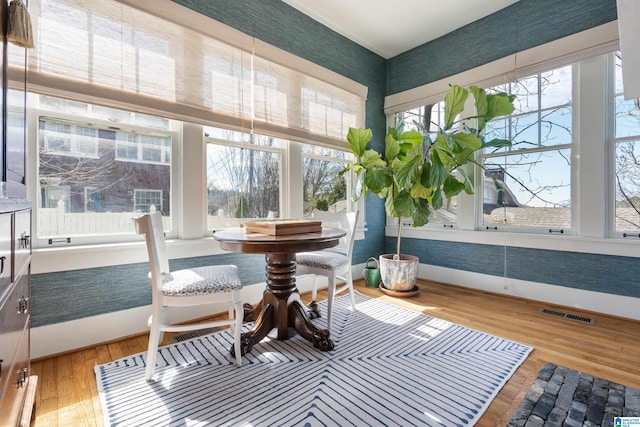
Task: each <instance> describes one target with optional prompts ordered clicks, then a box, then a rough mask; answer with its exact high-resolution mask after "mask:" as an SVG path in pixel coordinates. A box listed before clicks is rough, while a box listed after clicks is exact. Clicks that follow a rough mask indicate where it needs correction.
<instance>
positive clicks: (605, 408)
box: [507, 363, 640, 427]
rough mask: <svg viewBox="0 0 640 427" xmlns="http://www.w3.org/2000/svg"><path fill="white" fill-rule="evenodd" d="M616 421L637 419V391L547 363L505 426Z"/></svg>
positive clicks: (639, 412)
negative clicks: (627, 418)
mask: <svg viewBox="0 0 640 427" xmlns="http://www.w3.org/2000/svg"><path fill="white" fill-rule="evenodd" d="M615 417H640V389H637V388H632V387H626V386H623V385H621V384H617V383H614V382H611V381H607V380H605V379H602V378H594V377H592V376H591V375H587V374H583V373H581V372H578V371H574V370H572V369H569V368H564V367H562V366H556V365H554V364H552V363H547V364H546V365H544V366H543V367H542V369H541V370H540V372H538V378H537V379H536V380H535V382H534V383H533V385H532V386H531V388H530V389H529V391H528V392H527V394H526V396H525V398H524V400H523V401H522V403H521V404H520V406H519V407H518V408H517V409H516V410H515V412H514V413H513V416H512V417H511V419H510V420H509V424H507V426H508V427H523V426H525V425H526V426H527V427H529V426H543V425H544V426H545V427H554V426H576V427H578V426H582V427H595V426H613V425H614V423H613V420H614V418H615Z"/></svg>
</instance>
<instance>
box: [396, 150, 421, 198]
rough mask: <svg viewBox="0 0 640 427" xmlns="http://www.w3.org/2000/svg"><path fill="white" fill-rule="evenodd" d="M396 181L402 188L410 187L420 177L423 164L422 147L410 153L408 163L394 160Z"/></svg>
mask: <svg viewBox="0 0 640 427" xmlns="http://www.w3.org/2000/svg"><path fill="white" fill-rule="evenodd" d="M393 166H394V172H395V174H396V182H397V183H398V185H399V186H400V187H401V188H404V189H410V188H411V187H413V185H414V184H415V183H416V182H417V181H418V180H419V179H420V167H421V166H422V147H421V146H418V147H416V149H415V150H413V151H412V152H411V153H410V155H409V160H408V161H407V162H406V163H403V162H394V165H393Z"/></svg>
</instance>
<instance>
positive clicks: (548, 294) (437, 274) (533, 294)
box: [418, 264, 640, 320]
mask: <svg viewBox="0 0 640 427" xmlns="http://www.w3.org/2000/svg"><path fill="white" fill-rule="evenodd" d="M418 276H419V277H420V278H422V279H426V280H432V281H434V282H441V283H450V284H452V285H458V286H464V287H467V288H473V289H479V290H483V291H489V292H496V293H499V294H504V295H512V296H517V297H521V298H526V299H530V300H534V301H540V302H546V303H552V304H558V305H562V306H565V307H572V308H576V309H581V310H587V311H593V312H596V313H604V314H609V315H612V316H618V317H626V318H628V319H634V320H640V311H639V310H638V307H640V298H633V297H626V296H622V295H614V294H607V293H603V292H594V291H586V290H583V289H575V288H568V287H565V286H557V285H549V284H545V283H537V282H528V281H525V280H517V279H510V278H506V277H496V276H490V275H487V274H480V273H472V272H469V271H462V270H454V269H450V268H444V267H436V266H433V265H425V264H420V267H419V270H418Z"/></svg>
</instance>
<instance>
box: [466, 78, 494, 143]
mask: <svg viewBox="0 0 640 427" xmlns="http://www.w3.org/2000/svg"><path fill="white" fill-rule="evenodd" d="M469 90H471V93H472V94H473V98H474V100H475V101H474V102H475V106H476V114H477V115H478V132H479V131H481V130H482V129H484V126H485V125H486V122H487V121H486V120H485V119H484V117H483V116H484V115H485V114H487V110H488V109H489V103H488V102H487V93H486V92H485V90H484V89H481V88H479V87H478V86H471V87H470V88H469Z"/></svg>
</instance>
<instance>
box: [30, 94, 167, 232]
mask: <svg viewBox="0 0 640 427" xmlns="http://www.w3.org/2000/svg"><path fill="white" fill-rule="evenodd" d="M33 99H34V100H38V101H41V102H39V107H40V108H39V109H38V110H34V112H35V113H36V114H37V116H38V118H37V141H38V143H37V147H38V156H37V158H38V168H37V171H38V176H37V189H36V191H37V193H36V194H37V207H36V206H34V208H35V209H34V211H35V212H34V213H35V218H36V226H35V227H34V228H36V233H37V237H38V238H39V239H42V241H43V242H50V243H52V242H56V241H58V240H60V241H65V242H67V241H68V239H71V242H72V243H86V242H94V241H96V240H98V241H110V239H111V238H114V239H116V240H121V239H122V236H123V235H126V234H130V235H131V236H132V238H133V235H134V234H135V230H134V227H133V222H132V221H131V218H132V216H134V215H135V214H136V213H142V212H148V211H149V210H153V209H155V210H157V211H160V212H162V213H163V216H164V217H165V222H166V224H165V228H166V229H167V230H169V231H170V230H171V200H170V195H171V179H172V175H171V169H172V168H171V158H172V156H171V150H172V148H173V142H172V141H173V139H174V134H172V133H170V132H168V131H166V130H165V131H161V130H158V128H159V127H162V126H163V123H164V124H165V125H164V126H165V127H168V126H167V124H168V121H166V120H163V119H162V118H158V119H157V120H156V119H153V118H151V117H150V116H146V115H145V116H144V118H143V119H142V120H138V118H137V117H136V114H135V113H132V112H127V111H122V110H116V109H112V108H106V107H99V108H96V106H93V105H90V104H86V103H84V104H83V103H80V102H72V101H66V100H62V99H57V98H53V97H50V96H40V97H34V98H33ZM52 107H55V108H57V110H56V111H49V110H47V109H48V108H52ZM61 110H62V111H61ZM69 113H71V114H69ZM75 114H80V116H76V115H75ZM92 116H93V118H92ZM96 116H98V117H100V118H95V117H96ZM104 118H110V119H111V120H104ZM113 118H119V120H120V121H121V122H127V123H131V124H125V125H118V126H114V124H113V121H114V120H113ZM125 118H126V120H125ZM140 122H142V123H145V124H152V125H153V126H154V127H153V128H144V127H142V126H136V125H135V124H134V123H140ZM109 236H112V237H111V238H110V237H109ZM116 236H117V237H116Z"/></svg>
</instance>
